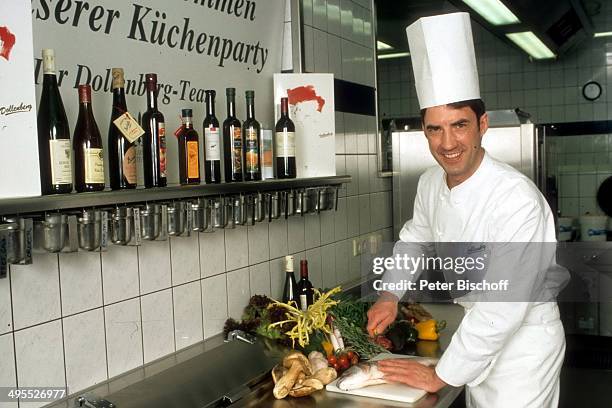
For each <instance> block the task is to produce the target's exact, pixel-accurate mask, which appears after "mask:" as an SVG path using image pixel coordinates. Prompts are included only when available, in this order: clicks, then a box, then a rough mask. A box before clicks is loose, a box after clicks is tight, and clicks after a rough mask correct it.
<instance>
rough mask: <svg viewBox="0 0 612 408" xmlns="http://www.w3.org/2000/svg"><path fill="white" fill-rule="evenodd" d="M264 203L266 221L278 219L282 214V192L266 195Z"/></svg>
mask: <svg viewBox="0 0 612 408" xmlns="http://www.w3.org/2000/svg"><path fill="white" fill-rule="evenodd" d="M266 201H267V203H268V221H272V220H273V219H277V218H279V217H280V216H281V214H282V211H281V206H282V202H283V199H282V192H280V191H274V192H271V193H268V194H266Z"/></svg>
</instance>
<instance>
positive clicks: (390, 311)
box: [367, 292, 399, 336]
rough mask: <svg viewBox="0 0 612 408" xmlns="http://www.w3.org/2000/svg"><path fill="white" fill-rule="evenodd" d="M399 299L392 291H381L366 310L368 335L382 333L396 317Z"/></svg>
mask: <svg viewBox="0 0 612 408" xmlns="http://www.w3.org/2000/svg"><path fill="white" fill-rule="evenodd" d="M398 301H399V299H398V298H397V296H395V295H394V294H392V293H389V292H382V294H381V295H380V297H379V298H378V300H377V301H376V303H374V305H372V307H371V308H370V310H368V326H367V329H368V333H369V334H370V336H376V335H379V334H382V333H383V332H384V331H385V329H386V328H387V327H388V326H389V325H390V324H391V323H393V322H394V321H395V318H396V317H397V302H398Z"/></svg>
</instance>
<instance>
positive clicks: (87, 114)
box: [73, 85, 104, 193]
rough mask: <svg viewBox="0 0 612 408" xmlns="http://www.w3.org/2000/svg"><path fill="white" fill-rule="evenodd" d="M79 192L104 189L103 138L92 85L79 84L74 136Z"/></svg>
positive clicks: (76, 182) (76, 187) (76, 186)
mask: <svg viewBox="0 0 612 408" xmlns="http://www.w3.org/2000/svg"><path fill="white" fill-rule="evenodd" d="M73 148H74V170H75V171H74V176H75V177H74V179H75V180H74V181H75V183H74V184H75V189H76V191H77V192H79V193H82V192H85V191H102V190H104V155H103V152H102V138H101V137H100V131H99V130H98V125H96V120H95V119H94V116H93V111H92V108H91V87H90V86H89V85H79V117H78V119H77V124H76V128H75V129H74V137H73Z"/></svg>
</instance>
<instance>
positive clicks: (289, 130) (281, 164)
mask: <svg viewBox="0 0 612 408" xmlns="http://www.w3.org/2000/svg"><path fill="white" fill-rule="evenodd" d="M275 150H276V177H277V178H280V179H284V178H295V176H296V169H295V125H294V124H293V121H292V120H291V119H290V118H289V99H288V98H281V116H280V119H278V122H276V146H275Z"/></svg>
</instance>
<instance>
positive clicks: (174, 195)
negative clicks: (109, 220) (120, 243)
mask: <svg viewBox="0 0 612 408" xmlns="http://www.w3.org/2000/svg"><path fill="white" fill-rule="evenodd" d="M350 182H351V176H348V175H345V176H329V177H312V178H299V179H282V180H281V179H272V180H263V181H249V182H240V183H220V184H201V185H193V186H180V185H177V186H169V187H163V188H149V189H136V190H122V191H110V190H109V191H100V192H92V193H71V194H56V195H47V196H41V197H25V198H11V199H2V200H0V215H17V214H27V213H40V212H44V211H54V210H68V209H79V208H88V207H108V206H111V205H116V204H130V203H141V202H148V201H164V200H174V199H180V198H191V197H204V196H215V195H222V194H238V193H252V192H257V191H273V190H287V189H295V188H306V187H318V186H333V185H339V184H344V183H350Z"/></svg>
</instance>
